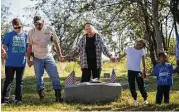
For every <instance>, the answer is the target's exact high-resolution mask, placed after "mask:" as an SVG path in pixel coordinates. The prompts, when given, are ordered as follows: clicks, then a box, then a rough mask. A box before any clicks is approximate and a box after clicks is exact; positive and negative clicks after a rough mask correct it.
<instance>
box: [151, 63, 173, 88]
mask: <svg viewBox="0 0 179 112" xmlns="http://www.w3.org/2000/svg"><path fill="white" fill-rule="evenodd" d="M172 73H173V66H172V65H171V64H170V63H165V64H157V65H156V66H155V68H154V69H153V71H152V75H154V76H156V77H157V86H162V85H169V86H172V85H173V77H172Z"/></svg>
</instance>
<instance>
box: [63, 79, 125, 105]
mask: <svg viewBox="0 0 179 112" xmlns="http://www.w3.org/2000/svg"><path fill="white" fill-rule="evenodd" d="M121 89H122V87H121V84H120V83H106V82H102V83H89V82H85V83H79V84H74V85H68V86H66V87H65V88H64V100H65V101H67V102H70V101H78V102H84V103H89V102H98V101H114V100H116V99H118V98H120V96H121V91H122V90H121Z"/></svg>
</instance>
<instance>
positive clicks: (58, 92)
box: [55, 90, 63, 102]
mask: <svg viewBox="0 0 179 112" xmlns="http://www.w3.org/2000/svg"><path fill="white" fill-rule="evenodd" d="M55 101H56V102H63V98H62V95H61V90H55Z"/></svg>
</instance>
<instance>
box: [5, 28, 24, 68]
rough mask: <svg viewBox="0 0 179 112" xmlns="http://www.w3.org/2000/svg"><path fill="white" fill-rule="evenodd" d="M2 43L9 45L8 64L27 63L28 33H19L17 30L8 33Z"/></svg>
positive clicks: (21, 65)
mask: <svg viewBox="0 0 179 112" xmlns="http://www.w3.org/2000/svg"><path fill="white" fill-rule="evenodd" d="M2 44H4V45H6V46H7V47H8V49H7V55H8V58H7V60H6V66H11V67H24V66H25V64H26V57H25V56H26V48H27V34H25V33H24V32H22V33H19V34H17V33H16V32H15V31H11V32H9V33H7V34H6V35H5V37H4V39H3V41H2Z"/></svg>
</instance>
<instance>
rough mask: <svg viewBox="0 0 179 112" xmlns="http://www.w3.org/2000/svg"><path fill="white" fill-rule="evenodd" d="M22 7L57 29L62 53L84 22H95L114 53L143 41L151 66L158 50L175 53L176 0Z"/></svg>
mask: <svg viewBox="0 0 179 112" xmlns="http://www.w3.org/2000/svg"><path fill="white" fill-rule="evenodd" d="M32 1H37V0H32ZM2 8H4V7H2ZM2 8H1V18H2V13H4V15H5V16H7V15H9V14H8V8H7V7H6V8H4V9H3V10H2ZM24 10H26V11H27V12H30V14H27V15H25V16H26V17H31V18H32V17H33V16H34V15H35V14H42V13H43V16H44V17H46V18H48V20H49V21H50V24H51V25H53V26H54V27H55V28H56V32H57V35H58V36H59V40H60V45H61V47H62V50H63V52H64V53H65V54H68V53H69V52H70V51H71V48H74V45H75V44H76V42H77V41H78V39H79V38H80V36H82V35H83V34H84V32H83V29H84V24H85V23H86V22H91V23H93V24H94V25H95V27H96V28H97V29H98V31H99V33H101V35H103V36H104V38H105V40H106V41H107V43H108V44H109V46H110V48H111V50H112V51H114V52H115V53H117V54H118V53H119V52H120V53H122V52H124V50H125V48H126V46H130V45H132V44H133V43H134V42H135V40H136V39H144V40H146V43H147V54H148V55H149V57H150V59H151V62H152V64H153V65H155V64H156V63H157V53H158V52H160V51H163V50H165V51H167V52H169V53H170V54H172V55H174V54H175V38H173V37H174V35H178V27H177V22H178V23H179V1H178V0H38V2H37V4H36V5H35V6H34V7H27V8H25V9H24ZM5 20H6V19H5V18H4V19H2V21H1V24H4V23H6V22H5ZM7 26H8V24H6V25H2V28H1V29H2V30H3V32H2V33H1V36H3V35H4V33H5V32H7V30H5V29H7V28H6V27H7ZM29 26H30V25H29Z"/></svg>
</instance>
